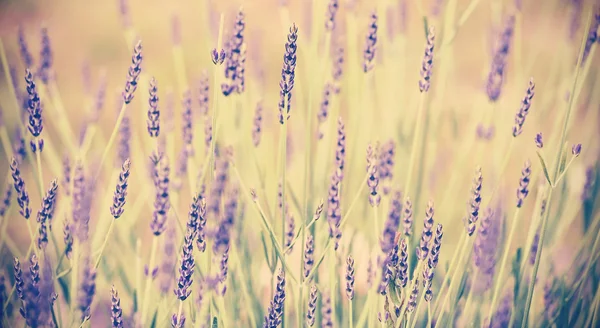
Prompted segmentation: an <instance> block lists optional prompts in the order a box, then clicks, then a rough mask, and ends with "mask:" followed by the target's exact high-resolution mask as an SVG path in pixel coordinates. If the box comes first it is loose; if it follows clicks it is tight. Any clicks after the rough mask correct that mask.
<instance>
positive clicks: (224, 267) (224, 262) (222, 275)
mask: <svg viewBox="0 0 600 328" xmlns="http://www.w3.org/2000/svg"><path fill="white" fill-rule="evenodd" d="M228 261H229V247H227V248H226V249H225V252H223V255H222V256H221V263H220V269H221V271H220V272H219V280H220V282H221V285H222V288H221V296H224V295H225V291H226V290H227V272H228V271H229V265H228Z"/></svg>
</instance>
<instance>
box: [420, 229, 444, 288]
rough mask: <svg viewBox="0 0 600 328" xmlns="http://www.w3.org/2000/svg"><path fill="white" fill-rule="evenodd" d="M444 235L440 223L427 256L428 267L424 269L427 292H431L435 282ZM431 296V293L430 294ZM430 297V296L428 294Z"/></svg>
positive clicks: (424, 283) (424, 284)
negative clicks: (434, 276)
mask: <svg viewBox="0 0 600 328" xmlns="http://www.w3.org/2000/svg"><path fill="white" fill-rule="evenodd" d="M443 236H444V232H443V227H442V225H441V224H439V223H438V225H437V228H436V229H435V238H434V239H433V245H432V246H431V252H430V253H429V257H428V258H427V267H426V268H425V270H424V271H423V287H425V288H426V293H427V291H429V292H430V293H431V284H432V282H433V273H434V272H433V271H434V269H435V267H436V266H437V264H438V261H439V257H440V248H441V247H442V237H443ZM430 296H431V295H430ZM428 297H429V296H428Z"/></svg>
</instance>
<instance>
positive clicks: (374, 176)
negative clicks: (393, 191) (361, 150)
mask: <svg viewBox="0 0 600 328" xmlns="http://www.w3.org/2000/svg"><path fill="white" fill-rule="evenodd" d="M367 174H368V175H369V177H368V178H367V186H368V187H369V190H370V192H369V204H371V206H372V207H377V206H379V202H380V201H381V195H379V194H378V193H377V186H378V185H379V172H378V171H377V146H375V148H373V147H372V146H371V144H369V146H368V147H367Z"/></svg>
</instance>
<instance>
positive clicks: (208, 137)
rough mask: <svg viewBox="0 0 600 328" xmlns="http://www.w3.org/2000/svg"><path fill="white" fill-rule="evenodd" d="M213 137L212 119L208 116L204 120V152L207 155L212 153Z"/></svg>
mask: <svg viewBox="0 0 600 328" xmlns="http://www.w3.org/2000/svg"><path fill="white" fill-rule="evenodd" d="M212 137H213V128H212V122H211V120H210V117H208V116H207V117H206V118H205V119H204V152H205V155H208V152H209V151H210V147H211V144H212Z"/></svg>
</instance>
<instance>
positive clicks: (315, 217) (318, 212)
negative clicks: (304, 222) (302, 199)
mask: <svg viewBox="0 0 600 328" xmlns="http://www.w3.org/2000/svg"><path fill="white" fill-rule="evenodd" d="M323 206H324V204H323V199H322V198H321V200H320V201H319V205H317V209H316V210H315V214H314V215H313V218H312V219H313V221H315V222H316V221H317V220H318V219H319V218H320V217H321V213H323Z"/></svg>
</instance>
